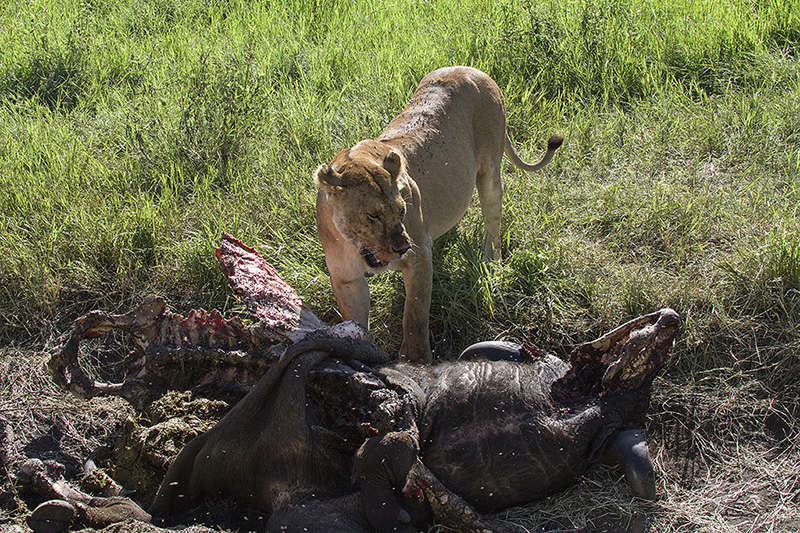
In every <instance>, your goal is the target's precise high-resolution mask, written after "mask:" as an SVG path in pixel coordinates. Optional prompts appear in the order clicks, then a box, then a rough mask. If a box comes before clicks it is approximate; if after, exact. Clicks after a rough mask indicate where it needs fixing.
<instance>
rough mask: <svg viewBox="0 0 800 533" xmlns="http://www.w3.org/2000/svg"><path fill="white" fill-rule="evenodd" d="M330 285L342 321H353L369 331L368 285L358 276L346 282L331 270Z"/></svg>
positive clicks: (363, 278)
mask: <svg viewBox="0 0 800 533" xmlns="http://www.w3.org/2000/svg"><path fill="white" fill-rule="evenodd" d="M330 272H331V285H332V287H333V294H334V296H336V303H337V304H338V305H339V311H340V312H341V313H342V319H343V320H355V321H356V322H358V323H359V324H361V325H362V326H364V328H365V329H369V285H367V279H366V278H365V277H364V276H363V275H360V276H358V277H356V278H355V279H351V280H349V281H346V280H345V279H344V278H341V277H339V276H337V275H336V274H334V272H333V271H332V270H331V271H330Z"/></svg>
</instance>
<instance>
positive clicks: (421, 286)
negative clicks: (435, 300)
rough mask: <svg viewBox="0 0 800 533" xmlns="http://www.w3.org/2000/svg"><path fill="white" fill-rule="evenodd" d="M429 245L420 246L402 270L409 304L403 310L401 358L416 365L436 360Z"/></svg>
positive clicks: (431, 267)
mask: <svg viewBox="0 0 800 533" xmlns="http://www.w3.org/2000/svg"><path fill="white" fill-rule="evenodd" d="M431 261H432V257H431V249H430V243H429V242H428V243H418V244H417V248H416V249H415V250H414V254H413V255H412V256H410V257H408V259H406V260H405V264H404V265H403V267H402V271H403V283H404V285H405V289H406V301H405V307H404V308H403V344H402V345H401V346H400V356H401V357H405V358H408V359H410V360H411V361H415V362H426V363H430V362H431V360H432V359H433V356H432V354H431V343H430V339H429V335H430V333H429V331H428V328H429V324H430V312H431V290H432V286H433V264H432V263H431Z"/></svg>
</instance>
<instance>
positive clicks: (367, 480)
mask: <svg viewBox="0 0 800 533" xmlns="http://www.w3.org/2000/svg"><path fill="white" fill-rule="evenodd" d="M418 454H419V445H418V444H417V439H416V438H415V437H414V436H413V435H412V434H411V433H410V432H408V431H395V432H392V433H387V434H386V435H384V436H382V437H373V438H371V439H367V440H366V441H365V442H364V444H362V445H361V448H359V450H358V452H356V462H355V468H354V478H355V480H356V482H357V484H358V487H359V500H360V503H361V510H362V512H363V514H364V516H365V517H366V519H367V522H368V523H369V525H370V526H371V527H372V528H373V529H375V530H377V531H381V532H383V531H386V532H389V531H405V530H408V531H415V529H414V526H413V525H412V523H411V521H412V518H411V515H410V514H409V513H408V511H406V509H404V508H403V506H402V505H401V503H400V501H398V495H399V493H400V490H401V489H402V488H403V484H404V483H405V479H406V475H407V474H408V471H409V469H410V468H411V465H413V464H414V462H415V461H417V460H418Z"/></svg>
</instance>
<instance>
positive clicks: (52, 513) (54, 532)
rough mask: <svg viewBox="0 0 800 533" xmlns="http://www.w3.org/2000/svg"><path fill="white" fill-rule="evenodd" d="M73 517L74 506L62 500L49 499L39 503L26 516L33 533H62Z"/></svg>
mask: <svg viewBox="0 0 800 533" xmlns="http://www.w3.org/2000/svg"><path fill="white" fill-rule="evenodd" d="M74 518H75V507H73V506H72V505H71V504H70V503H68V502H66V501H64V500H49V501H46V502H44V503H41V504H39V506H38V507H36V509H34V510H33V512H32V513H31V516H30V518H28V526H29V527H30V528H31V529H32V530H33V531H34V533H62V531H66V530H67V529H68V528H69V526H70V524H72V520H73V519H74Z"/></svg>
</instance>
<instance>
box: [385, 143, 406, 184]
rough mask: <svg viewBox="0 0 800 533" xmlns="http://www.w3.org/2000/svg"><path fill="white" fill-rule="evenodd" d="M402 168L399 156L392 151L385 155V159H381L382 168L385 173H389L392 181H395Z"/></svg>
mask: <svg viewBox="0 0 800 533" xmlns="http://www.w3.org/2000/svg"><path fill="white" fill-rule="evenodd" d="M402 166H403V163H402V161H401V160H400V154H398V153H397V152H395V151H394V150H392V151H390V152H389V153H388V154H386V157H384V158H383V168H385V169H386V172H388V173H389V175H390V176H391V177H392V179H393V180H395V179H397V176H398V175H399V174H400V168H401V167H402Z"/></svg>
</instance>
